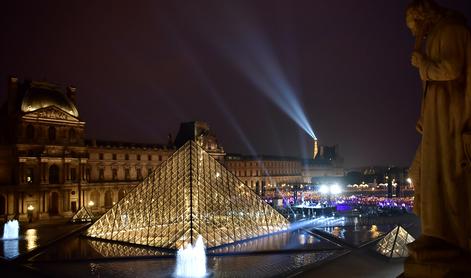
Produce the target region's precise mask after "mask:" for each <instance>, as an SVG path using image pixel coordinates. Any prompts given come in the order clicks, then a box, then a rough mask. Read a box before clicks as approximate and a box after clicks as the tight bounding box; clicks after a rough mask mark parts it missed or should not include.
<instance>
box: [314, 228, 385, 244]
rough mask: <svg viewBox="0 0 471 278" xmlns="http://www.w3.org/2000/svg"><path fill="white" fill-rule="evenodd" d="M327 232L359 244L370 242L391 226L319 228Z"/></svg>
mask: <svg viewBox="0 0 471 278" xmlns="http://www.w3.org/2000/svg"><path fill="white" fill-rule="evenodd" d="M317 229H319V230H321V231H324V232H327V233H329V234H331V235H332V236H334V237H337V238H339V239H342V240H345V241H346V242H348V243H351V244H353V245H356V246H359V245H362V244H363V243H366V242H369V241H371V240H374V239H376V238H378V237H379V236H381V235H383V234H384V231H387V230H389V229H390V228H389V226H385V227H381V228H378V226H377V225H371V226H356V227H355V226H345V227H338V226H336V227H322V228H317Z"/></svg>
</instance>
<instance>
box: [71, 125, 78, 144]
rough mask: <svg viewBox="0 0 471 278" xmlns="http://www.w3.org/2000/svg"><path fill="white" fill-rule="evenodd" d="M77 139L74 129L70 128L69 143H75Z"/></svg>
mask: <svg viewBox="0 0 471 278" xmlns="http://www.w3.org/2000/svg"><path fill="white" fill-rule="evenodd" d="M76 137H77V134H76V132H75V129H73V128H71V129H69V141H70V142H75V141H76V139H77V138H76Z"/></svg>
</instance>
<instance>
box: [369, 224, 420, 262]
mask: <svg viewBox="0 0 471 278" xmlns="http://www.w3.org/2000/svg"><path fill="white" fill-rule="evenodd" d="M414 240H415V239H414V238H413V237H412V236H411V235H410V234H409V233H408V232H407V231H406V230H405V229H404V228H403V227H402V226H396V227H395V228H394V229H392V230H391V231H390V232H389V233H388V234H387V235H385V236H384V238H383V239H381V240H380V241H379V242H378V244H377V245H376V251H377V252H379V253H380V254H382V255H384V256H386V257H390V258H402V257H407V256H408V255H409V252H408V251H407V244H408V243H411V242H413V241H414Z"/></svg>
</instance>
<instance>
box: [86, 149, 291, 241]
mask: <svg viewBox="0 0 471 278" xmlns="http://www.w3.org/2000/svg"><path fill="white" fill-rule="evenodd" d="M288 226H289V222H288V221H287V220H286V219H285V218H284V217H283V216H282V215H281V214H279V213H278V212H277V211H276V210H274V209H273V208H272V207H270V206H269V205H268V204H266V203H265V202H264V201H263V200H262V199H260V198H259V197H258V196H257V195H256V194H255V193H254V192H253V191H252V190H251V189H250V188H248V187H247V186H246V185H245V184H244V183H243V182H242V181H240V180H239V179H238V178H237V177H236V176H234V175H233V174H232V173H231V172H230V171H228V170H226V169H225V168H224V166H222V165H221V164H220V163H219V162H218V161H216V160H215V159H214V158H213V157H211V156H210V155H209V154H208V153H207V152H205V151H204V150H203V148H201V147H200V146H199V145H198V144H197V143H196V142H194V141H188V142H187V143H186V144H185V145H183V146H182V147H181V148H180V149H178V150H177V151H176V152H175V153H174V154H173V155H172V156H171V157H169V158H168V159H167V160H166V161H164V162H163V163H162V164H161V165H160V166H159V167H158V168H157V169H156V170H155V171H154V172H153V173H151V174H150V175H149V176H148V177H147V178H146V179H145V180H144V181H143V182H141V183H140V184H139V185H137V186H136V187H134V188H133V189H132V190H131V191H130V192H129V193H128V194H127V195H126V196H125V197H124V198H123V199H121V200H120V201H119V202H118V203H117V204H116V205H115V206H114V207H112V208H111V209H110V210H109V211H108V212H106V213H105V214H104V215H103V216H102V217H101V218H100V219H98V220H97V221H96V222H95V223H94V224H93V225H92V226H90V228H89V229H88V230H87V232H86V235H87V236H90V237H95V238H101V239H107V240H113V241H121V242H128V243H134V244H142V245H148V246H155V247H160V248H169V249H179V248H180V247H181V246H183V245H185V244H188V243H191V244H194V242H195V241H196V238H197V237H198V235H202V236H203V239H204V241H205V245H206V247H208V248H211V247H215V246H219V245H223V244H229V243H232V242H237V241H241V240H245V239H249V238H255V237H259V236H262V235H265V234H269V233H275V232H278V231H282V230H286V229H287V228H288Z"/></svg>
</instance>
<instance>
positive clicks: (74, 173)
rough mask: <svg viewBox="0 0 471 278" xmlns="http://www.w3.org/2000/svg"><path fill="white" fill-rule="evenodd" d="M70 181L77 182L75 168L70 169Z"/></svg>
mask: <svg viewBox="0 0 471 278" xmlns="http://www.w3.org/2000/svg"><path fill="white" fill-rule="evenodd" d="M70 180H71V181H76V180H77V168H70Z"/></svg>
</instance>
